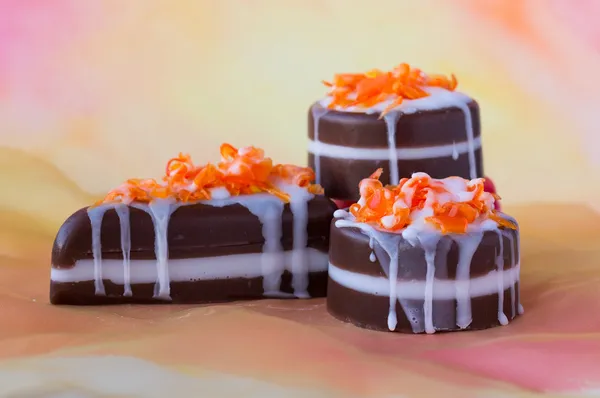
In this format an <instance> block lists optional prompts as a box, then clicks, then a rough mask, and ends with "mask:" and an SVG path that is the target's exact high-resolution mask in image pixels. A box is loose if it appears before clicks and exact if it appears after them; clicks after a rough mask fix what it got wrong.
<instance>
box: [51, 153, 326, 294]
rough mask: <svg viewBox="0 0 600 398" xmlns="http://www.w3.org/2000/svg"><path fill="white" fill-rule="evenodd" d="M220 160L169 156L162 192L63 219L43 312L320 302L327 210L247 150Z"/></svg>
mask: <svg viewBox="0 0 600 398" xmlns="http://www.w3.org/2000/svg"><path fill="white" fill-rule="evenodd" d="M224 152H225V153H224ZM222 156H223V159H222V161H221V163H219V164H218V166H216V167H215V166H212V165H211V164H209V165H207V166H201V167H197V166H194V165H193V164H192V163H191V159H189V157H186V156H184V155H180V157H179V158H176V159H175V160H174V161H171V162H169V164H168V166H167V176H166V177H165V179H164V181H163V182H157V181H154V180H129V181H128V182H127V183H125V184H124V185H122V186H120V187H119V188H117V189H116V190H113V191H112V192H110V193H109V194H108V195H107V197H106V198H105V199H104V200H103V201H101V202H99V203H97V204H96V205H94V206H90V207H89V208H84V209H81V210H79V211H78V212H76V213H74V214H73V215H72V216H71V217H69V219H67V221H66V222H65V223H64V224H63V226H62V227H61V229H60V230H59V232H58V234H57V237H56V240H55V244H54V248H53V252H52V270H51V292H50V299H51V302H52V303H55V304H102V303H121V302H153V301H157V302H178V303H185V302H194V303H196V302H213V301H223V300H229V299H237V298H261V297H264V296H275V297H299V298H306V297H313V296H323V295H324V294H325V286H326V283H325V282H326V275H327V274H326V270H327V251H328V246H329V224H330V222H331V219H332V213H333V211H334V210H335V208H336V207H335V205H334V204H333V202H331V201H330V200H329V199H327V198H325V197H324V196H322V190H321V188H320V187H319V186H316V185H312V184H310V181H311V180H312V178H313V174H312V170H310V169H305V168H300V167H296V166H291V165H272V164H271V163H270V159H268V158H264V156H263V155H262V151H259V150H257V149H255V148H252V147H248V148H242V149H240V150H237V149H235V148H233V147H230V146H224V147H222ZM150 287H152V288H150ZM259 287H260V288H259Z"/></svg>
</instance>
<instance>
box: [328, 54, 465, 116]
mask: <svg viewBox="0 0 600 398" xmlns="http://www.w3.org/2000/svg"><path fill="white" fill-rule="evenodd" d="M323 84H324V85H325V86H327V87H328V88H329V91H328V93H327V97H326V98H325V99H324V100H323V101H321V105H323V106H325V107H327V108H328V109H334V110H341V111H353V112H370V111H371V112H380V113H381V116H384V115H385V114H387V113H389V112H390V111H392V110H393V109H395V108H398V107H400V106H401V105H402V104H403V103H404V102H405V100H409V101H410V102H413V101H417V100H421V101H420V102H422V103H423V104H422V105H430V106H432V107H433V108H435V104H427V103H426V101H423V100H424V99H426V98H429V97H436V96H440V95H442V96H443V95H446V96H447V95H448V94H449V93H453V92H454V90H455V89H456V86H457V85H458V81H457V80H456V77H455V76H454V75H450V77H447V76H445V75H439V74H432V75H428V74H426V73H424V72H423V71H421V70H420V69H418V68H413V67H411V66H410V65H409V64H406V63H403V64H400V65H398V66H397V67H395V68H394V69H392V70H391V71H382V70H379V69H373V70H370V71H368V72H365V73H338V74H336V75H334V77H333V80H332V81H331V82H328V81H323ZM457 94H459V93H457ZM462 99H465V100H470V98H468V97H466V96H463V98H462ZM446 102H447V101H446ZM440 105H441V106H443V105H442V104H440Z"/></svg>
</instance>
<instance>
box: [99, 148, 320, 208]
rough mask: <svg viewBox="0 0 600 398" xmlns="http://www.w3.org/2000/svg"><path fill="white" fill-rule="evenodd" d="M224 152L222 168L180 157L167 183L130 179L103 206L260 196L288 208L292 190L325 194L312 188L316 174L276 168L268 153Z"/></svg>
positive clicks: (168, 168)
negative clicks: (267, 197)
mask: <svg viewBox="0 0 600 398" xmlns="http://www.w3.org/2000/svg"><path fill="white" fill-rule="evenodd" d="M220 152H221V161H220V162H218V163H216V164H213V163H206V164H204V165H195V164H194V163H193V161H192V158H191V157H190V155H187V154H183V153H180V154H179V156H177V157H175V158H173V159H171V160H169V161H168V162H167V165H166V168H165V175H164V176H163V177H162V179H161V180H155V179H129V180H127V181H126V182H125V183H123V184H121V185H120V186H118V187H117V188H115V189H113V190H112V191H110V192H109V193H108V194H107V195H106V197H105V198H104V199H103V200H101V201H100V202H98V203H97V204H105V203H124V204H130V203H132V202H139V203H149V202H151V201H153V200H155V199H170V200H173V201H176V202H182V203H193V202H198V201H202V200H210V199H213V198H215V199H223V198H227V197H230V196H240V195H252V194H260V193H266V194H271V195H274V196H276V197H278V198H280V199H281V200H282V201H284V202H286V203H287V202H289V200H290V193H289V191H290V189H286V187H290V186H291V187H294V188H303V189H305V190H306V191H307V192H309V193H311V194H322V193H323V189H322V188H321V187H320V186H319V185H316V184H312V183H311V182H312V181H313V180H314V172H313V170H312V169H311V168H308V167H300V166H294V165H289V164H274V163H273V161H272V160H271V159H270V158H268V157H265V155H264V151H263V150H262V149H260V148H255V147H252V146H248V147H244V148H240V149H237V148H235V147H233V146H232V145H230V144H223V145H221V148H220ZM286 191H288V192H286Z"/></svg>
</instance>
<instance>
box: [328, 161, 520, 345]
mask: <svg viewBox="0 0 600 398" xmlns="http://www.w3.org/2000/svg"><path fill="white" fill-rule="evenodd" d="M379 174H381V170H379V171H378V172H377V173H376V174H375V175H373V176H372V177H371V178H368V179H365V180H363V181H362V182H361V184H360V192H361V198H360V200H359V202H358V203H356V204H354V205H352V206H351V207H350V211H349V212H346V211H344V210H338V211H337V212H336V213H335V214H334V220H333V222H332V227H331V234H330V239H331V241H330V242H331V246H330V257H329V261H330V263H329V284H328V297H327V308H328V311H329V312H330V313H331V314H332V315H333V316H334V317H336V318H338V319H340V320H342V321H345V322H351V323H353V324H356V325H357V326H361V327H364V328H368V329H374V330H382V331H383V330H389V331H395V332H404V333H434V332H436V331H458V330H477V329H486V328H490V327H494V326H499V325H506V324H508V323H509V322H510V321H511V320H512V319H514V318H515V317H517V316H518V315H519V314H521V313H522V311H523V308H522V306H521V305H520V303H519V299H520V298H519V271H520V262H519V258H520V250H519V231H518V225H517V223H516V221H515V220H514V219H512V218H510V217H509V216H507V215H505V214H502V213H499V212H496V211H495V210H493V209H494V206H493V205H494V200H495V198H494V195H493V194H490V193H488V192H484V190H483V180H482V179H476V180H471V181H469V180H465V179H462V178H458V177H450V178H446V179H443V180H437V179H433V178H431V177H430V176H428V175H426V174H424V173H416V174H414V175H413V177H412V178H410V179H403V180H401V182H400V184H399V185H398V186H395V187H384V186H383V185H382V184H381V182H380V181H379V180H378V179H377V178H378V176H379Z"/></svg>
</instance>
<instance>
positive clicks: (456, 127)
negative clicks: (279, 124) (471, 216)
mask: <svg viewBox="0 0 600 398" xmlns="http://www.w3.org/2000/svg"><path fill="white" fill-rule="evenodd" d="M325 83H326V85H327V86H328V87H329V92H328V93H327V96H326V97H325V98H324V99H322V100H321V101H319V102H317V103H315V104H313V106H312V107H311V108H310V110H309V116H308V135H309V146H308V161H309V165H310V167H312V168H313V169H314V170H315V173H316V181H317V183H319V184H322V185H323V187H325V188H326V190H327V192H328V195H329V196H330V197H332V198H335V199H339V200H353V199H356V198H355V197H354V195H353V193H354V189H355V187H356V185H357V184H358V183H359V182H360V180H361V179H362V178H363V177H364V176H366V175H369V174H370V173H371V172H372V170H374V169H377V168H380V167H381V168H384V169H385V170H386V173H384V174H383V175H382V176H381V180H382V182H384V183H385V184H388V183H389V184H394V185H395V184H398V182H399V180H400V178H401V177H406V176H409V175H411V174H412V173H414V172H417V171H420V172H425V173H427V174H429V175H431V176H432V177H434V178H444V177H448V176H459V177H463V178H469V179H473V178H478V177H483V175H484V174H483V161H482V148H481V128H480V120H479V106H478V104H477V102H476V101H474V100H473V99H472V98H470V97H468V96H467V95H465V94H462V93H459V92H456V91H455V88H456V84H457V83H456V79H455V78H454V77H453V76H452V78H450V79H449V78H446V77H444V76H440V75H426V74H424V73H423V72H422V71H420V70H419V69H416V68H411V67H410V66H408V65H406V64H402V65H400V66H398V67H397V68H395V69H394V70H392V71H390V72H383V71H379V70H374V71H370V72H367V73H355V74H338V75H335V77H334V80H333V82H332V83H328V82H325Z"/></svg>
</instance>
